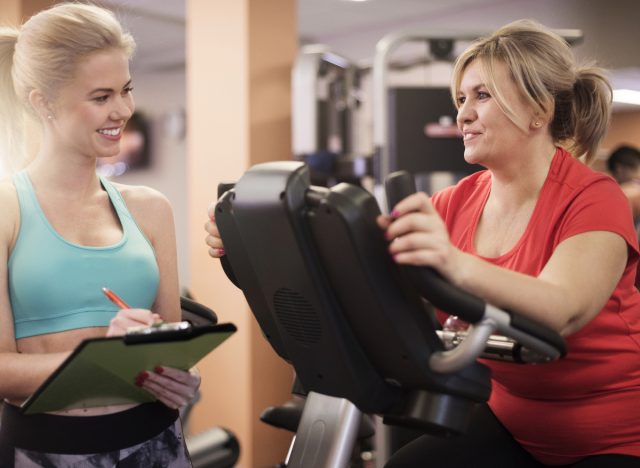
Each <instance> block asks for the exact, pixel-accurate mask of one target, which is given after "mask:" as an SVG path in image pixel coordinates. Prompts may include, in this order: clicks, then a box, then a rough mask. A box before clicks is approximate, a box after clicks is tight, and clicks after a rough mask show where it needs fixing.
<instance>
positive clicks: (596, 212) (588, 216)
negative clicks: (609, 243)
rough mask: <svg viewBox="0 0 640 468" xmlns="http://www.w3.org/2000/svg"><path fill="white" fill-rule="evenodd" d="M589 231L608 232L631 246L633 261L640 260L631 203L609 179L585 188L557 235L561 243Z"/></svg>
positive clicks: (570, 206)
mask: <svg viewBox="0 0 640 468" xmlns="http://www.w3.org/2000/svg"><path fill="white" fill-rule="evenodd" d="M588 231H609V232H614V233H616V234H619V235H620V236H622V237H623V238H624V239H625V241H626V242H627V244H628V245H629V251H630V260H631V252H633V256H634V257H637V256H638V238H637V234H636V231H635V228H634V225H633V216H632V213H631V207H630V205H629V201H628V200H627V198H626V197H625V195H624V193H623V192H622V190H621V189H620V187H619V186H618V185H617V184H616V183H615V181H613V180H612V179H610V178H608V177H607V178H605V177H603V178H599V179H597V180H595V181H593V182H592V183H590V184H589V185H588V186H586V187H584V189H583V190H581V191H580V192H579V193H578V194H577V195H576V196H575V198H574V199H573V200H572V201H571V203H569V205H568V206H567V208H566V212H565V213H564V216H563V221H562V224H561V226H560V229H559V231H558V243H560V242H562V241H563V240H565V239H567V238H569V237H571V236H574V235H576V234H581V233H584V232H588Z"/></svg>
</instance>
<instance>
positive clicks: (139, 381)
mask: <svg viewBox="0 0 640 468" xmlns="http://www.w3.org/2000/svg"><path fill="white" fill-rule="evenodd" d="M147 378H149V373H148V372H147V371H142V372H140V373H139V374H138V376H137V377H136V385H137V386H138V387H142V384H143V383H144V381H145V380H147Z"/></svg>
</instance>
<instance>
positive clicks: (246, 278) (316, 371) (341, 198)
mask: <svg viewBox="0 0 640 468" xmlns="http://www.w3.org/2000/svg"><path fill="white" fill-rule="evenodd" d="M411 182H412V179H411V176H409V175H408V174H406V173H401V174H399V175H398V177H390V178H389V180H388V198H389V200H398V199H400V198H403V197H404V196H406V195H407V194H408V193H410V192H411V191H412V190H413V188H414V187H412V183H411ZM230 187H231V186H225V188H224V190H223V192H224V193H222V195H221V196H220V198H219V200H218V202H217V204H216V222H217V224H218V228H219V230H220V234H221V237H222V240H223V242H224V245H225V251H226V255H225V257H223V260H222V261H223V267H224V268H225V271H226V272H227V275H228V276H229V278H230V279H231V280H232V281H233V282H234V283H235V284H236V285H237V286H238V287H240V288H241V289H242V291H243V293H244V295H245V298H246V299H247V302H248V303H249V306H250V308H251V310H252V313H253V315H254V317H255V318H256V320H257V322H258V324H259V325H260V327H261V329H262V331H263V334H264V336H265V338H266V339H267V340H268V341H269V343H270V344H271V346H272V347H273V349H274V350H275V351H276V353H277V354H278V355H279V356H280V357H281V358H282V359H284V360H286V361H287V362H289V363H291V364H292V366H293V367H294V369H295V371H296V376H297V379H298V381H299V384H300V385H301V387H302V389H303V391H304V393H305V394H306V395H307V396H306V402H305V405H304V410H303V413H302V417H301V419H300V422H299V425H298V427H297V432H296V437H295V441H294V443H293V445H292V447H291V450H290V454H289V457H288V461H287V466H290V467H305V468H309V467H345V466H348V462H349V459H350V457H351V454H352V452H353V447H354V444H355V441H356V438H357V434H358V431H359V430H360V426H361V421H362V415H363V413H366V414H375V415H380V416H381V417H382V418H383V420H384V422H385V424H393V425H400V426H405V427H412V428H415V429H419V430H422V431H425V432H429V433H434V434H440V435H443V436H450V435H455V434H459V433H462V432H464V430H465V428H466V424H467V422H468V416H469V413H470V410H471V409H472V407H473V406H474V405H475V404H477V403H483V402H486V401H487V399H488V397H489V395H490V392H491V381H490V373H489V369H488V368H487V367H486V366H484V365H482V364H480V363H478V362H476V358H477V357H479V356H480V355H481V354H482V353H483V352H484V350H485V348H486V342H487V339H489V338H490V337H491V336H492V335H494V334H500V335H503V336H507V337H510V338H512V339H514V340H515V341H517V342H518V343H520V345H522V346H524V347H526V348H527V349H529V350H531V351H532V352H534V353H535V354H536V355H538V356H542V357H543V360H553V359H558V358H560V357H561V356H562V355H563V354H564V353H565V345H564V341H563V340H562V338H561V337H560V336H559V335H558V334H557V333H555V332H553V331H552V330H549V329H547V328H545V327H543V326H541V325H539V324H537V323H535V322H532V321H531V320H528V319H526V318H524V317H522V316H520V315H518V314H517V313H514V312H509V311H504V310H501V309H498V308H496V307H494V306H492V305H490V304H485V303H484V302H483V301H482V300H481V299H479V298H477V297H474V296H471V295H469V294H467V293H466V292H464V291H461V290H459V289H457V288H455V287H453V286H452V285H450V284H449V283H447V282H446V281H445V280H443V279H442V278H441V277H440V276H438V275H437V274H436V273H435V272H434V271H433V270H430V269H427V268H415V267H399V266H398V265H397V264H395V263H394V262H393V261H392V259H391V257H390V256H389V254H388V251H387V242H386V240H385V239H384V236H383V233H382V231H381V230H380V229H379V228H378V227H377V225H376V222H375V219H376V217H377V216H378V215H379V214H380V209H379V206H378V204H377V202H376V200H375V199H374V197H373V196H372V195H371V194H370V193H369V192H367V191H366V190H364V189H362V188H361V187H358V186H355V185H351V184H346V183H341V184H338V185H336V186H333V187H331V188H326V187H317V186H313V185H311V184H310V179H309V171H308V168H307V167H306V166H305V165H304V164H303V163H300V162H292V161H284V162H274V163H264V164H259V165H256V166H254V167H252V168H251V169H249V170H248V171H247V172H246V173H245V174H244V175H243V176H242V177H241V178H240V180H238V181H237V183H235V185H233V187H232V188H230ZM422 297H426V298H427V299H428V300H429V301H430V302H431V303H432V304H433V305H434V306H435V307H437V308H439V309H441V310H444V311H446V312H448V313H451V314H455V315H458V316H460V317H461V318H463V319H464V320H465V321H467V322H469V323H471V324H472V328H471V329H470V331H469V332H468V334H467V336H466V338H465V339H464V341H463V342H462V343H461V345H459V346H457V347H455V348H453V349H449V350H447V349H445V347H444V345H443V343H442V341H441V339H440V338H439V337H438V334H437V333H436V329H435V326H434V323H433V321H432V319H431V318H430V317H429V315H428V314H427V313H425V308H424V302H423V299H422Z"/></svg>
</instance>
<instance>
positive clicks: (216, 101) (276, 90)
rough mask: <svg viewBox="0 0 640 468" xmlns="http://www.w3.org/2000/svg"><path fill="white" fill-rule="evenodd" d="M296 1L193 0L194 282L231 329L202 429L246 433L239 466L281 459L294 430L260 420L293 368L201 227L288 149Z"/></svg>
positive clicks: (209, 386)
mask: <svg viewBox="0 0 640 468" xmlns="http://www.w3.org/2000/svg"><path fill="white" fill-rule="evenodd" d="M295 24H296V22H295V0H235V1H232V2H231V1H228V0H188V2H187V123H188V127H187V135H188V137H187V166H188V168H187V178H188V181H189V187H188V188H189V192H188V193H189V200H188V225H189V229H190V232H189V243H190V250H189V260H190V275H189V276H190V278H191V280H190V282H191V286H192V290H193V293H194V295H195V296H196V297H197V298H198V300H200V301H201V302H203V303H205V304H207V305H209V306H211V307H212V308H213V309H214V310H215V311H216V312H217V313H218V315H219V317H220V319H221V321H223V322H233V323H235V324H236V325H237V327H238V330H239V331H238V333H236V335H234V336H233V337H232V338H231V339H230V340H229V341H228V342H227V343H225V344H224V345H223V346H221V347H220V349H219V350H216V352H214V353H212V355H211V356H210V357H209V358H207V359H206V361H205V362H204V363H203V364H202V366H200V367H201V371H202V373H203V386H202V392H203V399H202V402H201V403H200V404H199V405H198V407H197V412H196V414H194V421H193V423H194V426H193V429H194V430H195V431H199V430H203V429H206V428H207V427H209V426H211V425H222V426H225V427H228V428H230V429H231V430H233V431H234V432H235V433H236V434H237V435H238V437H239V439H240V443H241V449H242V458H241V463H240V466H243V467H253V466H267V465H270V464H274V463H277V462H279V461H282V459H283V458H284V456H285V455H286V450H287V446H288V443H289V440H290V435H289V434H287V433H285V432H283V431H279V430H276V429H272V428H269V427H268V426H265V425H264V424H263V423H260V422H259V415H260V413H261V412H262V410H263V409H264V408H265V407H266V406H269V405H274V404H280V403H282V402H284V401H285V400H286V399H288V398H289V390H290V386H291V378H292V373H291V370H290V368H289V367H288V366H287V365H285V364H284V363H283V362H282V361H281V360H280V359H279V358H277V357H276V355H275V353H274V352H273V351H272V350H271V347H270V346H269V345H268V343H266V341H265V340H264V338H263V337H262V335H261V333H260V331H259V329H258V327H257V325H256V323H255V320H254V319H253V317H252V315H251V312H250V310H249V309H248V307H247V304H246V302H245V300H244V297H243V296H242V294H241V293H240V291H239V290H237V289H236V288H235V287H234V286H233V285H232V284H231V283H230V282H229V281H228V280H227V279H226V277H225V276H224V274H223V272H222V269H221V268H220V266H219V263H218V262H217V261H214V260H212V259H211V258H208V256H207V254H206V251H207V249H206V247H205V245H204V242H203V238H204V235H205V234H204V231H203V229H202V226H203V224H204V222H205V220H206V210H207V206H208V205H209V203H210V202H211V201H212V200H214V199H215V198H216V189H217V185H218V183H219V182H221V181H236V180H237V179H238V178H239V177H240V176H241V175H242V173H243V172H244V171H245V170H246V169H247V168H249V167H250V166H251V165H253V164H255V163H258V162H263V161H269V160H278V159H289V157H290V156H289V155H290V151H291V150H290V141H291V135H290V126H291V124H290V121H291V112H290V108H291V103H290V73H291V66H292V64H293V60H294V58H295V53H296V49H297V39H296V38H297V34H296V27H295Z"/></svg>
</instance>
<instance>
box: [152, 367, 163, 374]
mask: <svg viewBox="0 0 640 468" xmlns="http://www.w3.org/2000/svg"><path fill="white" fill-rule="evenodd" d="M153 370H154V372H155V373H156V374H162V373H163V372H164V369H163V368H162V367H160V366H157V367H156V368H155V369H153Z"/></svg>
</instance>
